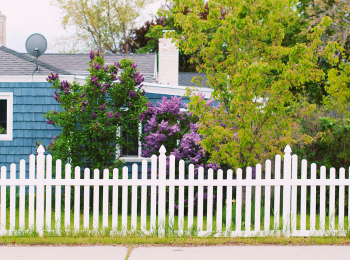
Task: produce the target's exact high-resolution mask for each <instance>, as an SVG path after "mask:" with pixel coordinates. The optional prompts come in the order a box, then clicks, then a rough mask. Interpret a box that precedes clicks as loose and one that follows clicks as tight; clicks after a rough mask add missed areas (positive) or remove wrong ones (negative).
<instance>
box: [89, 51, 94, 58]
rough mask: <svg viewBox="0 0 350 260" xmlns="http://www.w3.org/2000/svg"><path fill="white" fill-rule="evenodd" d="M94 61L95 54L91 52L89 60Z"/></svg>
mask: <svg viewBox="0 0 350 260" xmlns="http://www.w3.org/2000/svg"><path fill="white" fill-rule="evenodd" d="M94 59H95V52H94V51H91V52H90V60H94Z"/></svg>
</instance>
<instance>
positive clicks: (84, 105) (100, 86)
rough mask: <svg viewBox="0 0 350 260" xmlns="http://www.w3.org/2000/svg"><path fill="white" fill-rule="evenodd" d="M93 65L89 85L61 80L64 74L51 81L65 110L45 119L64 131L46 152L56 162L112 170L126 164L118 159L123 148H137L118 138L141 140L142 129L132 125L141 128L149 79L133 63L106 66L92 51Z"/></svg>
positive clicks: (52, 76)
mask: <svg viewBox="0 0 350 260" xmlns="http://www.w3.org/2000/svg"><path fill="white" fill-rule="evenodd" d="M88 64H89V66H90V67H89V69H88V71H89V72H90V76H89V77H88V78H87V79H86V83H85V85H82V86H81V85H80V84H78V83H76V82H73V83H68V82H67V81H60V79H59V75H58V74H55V75H54V74H52V73H51V75H49V77H48V78H47V81H48V82H50V83H52V87H53V88H54V89H55V95H54V99H55V100H56V101H57V102H58V103H59V104H60V108H61V109H60V111H49V112H47V113H46V114H45V115H44V116H45V118H46V119H47V123H48V124H52V125H53V126H57V127H61V129H62V131H61V133H60V134H59V135H58V136H56V137H54V138H53V140H52V141H51V142H50V144H49V145H48V146H47V147H46V148H47V149H48V150H49V152H50V153H51V154H52V155H53V157H54V158H55V159H61V160H62V162H63V163H68V162H70V163H71V164H72V166H73V167H74V166H81V167H88V168H90V169H104V168H109V169H112V168H115V167H118V166H121V164H122V162H121V161H120V160H119V159H116V151H117V149H119V151H121V148H123V149H125V148H127V149H132V147H133V143H132V140H126V138H123V137H122V135H121V134H119V135H117V133H118V131H120V129H122V130H123V132H124V133H126V134H128V135H131V136H135V137H138V136H139V134H140V133H139V131H138V127H135V128H131V127H127V126H128V125H130V122H134V123H135V125H137V124H138V122H139V121H138V118H139V114H140V113H141V112H143V111H144V110H145V109H146V104H147V100H146V97H145V91H144V90H143V89H142V84H141V83H142V82H143V76H142V74H140V72H139V71H138V69H137V65H135V64H134V63H133V62H132V61H131V60H127V59H122V60H121V61H120V62H116V63H114V65H105V64H104V57H103V55H102V54H101V53H100V52H99V51H97V52H93V51H92V52H91V53H90V61H89V63H88ZM119 156H120V155H119Z"/></svg>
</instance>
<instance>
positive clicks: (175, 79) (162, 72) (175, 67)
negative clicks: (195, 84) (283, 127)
mask: <svg viewBox="0 0 350 260" xmlns="http://www.w3.org/2000/svg"><path fill="white" fill-rule="evenodd" d="M163 32H164V34H163V38H160V39H159V75H158V83H159V84H165V85H173V86H177V85H178V84H179V49H178V48H177V47H176V46H175V43H172V42H171V41H172V39H171V38H168V39H167V38H166V31H163Z"/></svg>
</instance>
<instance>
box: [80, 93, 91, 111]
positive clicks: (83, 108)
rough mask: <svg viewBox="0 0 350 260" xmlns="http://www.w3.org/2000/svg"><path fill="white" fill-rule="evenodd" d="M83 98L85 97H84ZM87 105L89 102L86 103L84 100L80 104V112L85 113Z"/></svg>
mask: <svg viewBox="0 0 350 260" xmlns="http://www.w3.org/2000/svg"><path fill="white" fill-rule="evenodd" d="M84 96H85V95H84ZM88 104H89V101H86V99H85V98H84V100H83V102H82V103H81V111H83V112H84V111H85V107H86V106H87V105H88Z"/></svg>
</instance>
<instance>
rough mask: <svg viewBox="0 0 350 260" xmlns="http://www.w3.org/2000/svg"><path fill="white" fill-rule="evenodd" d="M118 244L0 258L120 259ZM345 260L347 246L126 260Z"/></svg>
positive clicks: (5, 253)
mask: <svg viewBox="0 0 350 260" xmlns="http://www.w3.org/2000/svg"><path fill="white" fill-rule="evenodd" d="M127 251H128V249H127V247H122V246H75V247H73V246H2V247H0V259H1V260H98V259H101V260H124V259H126V255H127ZM155 259H157V260H158V259H159V260H163V259H164V260H182V259H184V260H185V259H186V260H187V259H190V260H216V259H218V260H226V259H230V260H313V259H315V260H331V259H336V260H349V259H350V246H210V247H209V246H203V247H202V246H199V247H135V248H133V250H132V251H131V254H130V257H129V258H128V260H155Z"/></svg>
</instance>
